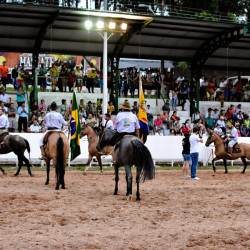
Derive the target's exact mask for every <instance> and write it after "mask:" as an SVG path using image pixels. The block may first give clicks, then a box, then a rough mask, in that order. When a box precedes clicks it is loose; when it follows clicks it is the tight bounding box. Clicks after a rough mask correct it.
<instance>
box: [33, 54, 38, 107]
mask: <svg viewBox="0 0 250 250" xmlns="http://www.w3.org/2000/svg"><path fill="white" fill-rule="evenodd" d="M38 58H39V53H38V52H33V54H32V77H33V81H34V85H33V91H32V95H33V101H36V102H37V101H38V93H37V92H38V91H37V86H38V74H37V68H38Z"/></svg>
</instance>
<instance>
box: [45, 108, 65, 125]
mask: <svg viewBox="0 0 250 250" xmlns="http://www.w3.org/2000/svg"><path fill="white" fill-rule="evenodd" d="M61 124H62V125H65V126H66V125H67V124H68V123H67V122H66V121H65V120H64V119H63V117H62V115H61V114H60V113H58V112H56V111H51V112H49V113H48V114H46V115H45V125H46V127H47V128H53V127H55V128H58V129H61Z"/></svg>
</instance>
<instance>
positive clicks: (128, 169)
mask: <svg viewBox="0 0 250 250" xmlns="http://www.w3.org/2000/svg"><path fill="white" fill-rule="evenodd" d="M125 172H126V178H127V196H128V200H132V182H133V176H132V172H131V167H130V166H128V165H127V166H125Z"/></svg>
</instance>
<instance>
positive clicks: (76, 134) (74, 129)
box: [70, 92, 81, 161]
mask: <svg viewBox="0 0 250 250" xmlns="http://www.w3.org/2000/svg"><path fill="white" fill-rule="evenodd" d="M70 129H71V137H70V148H71V161H73V160H74V159H75V158H76V157H77V156H78V155H80V154H81V147H80V134H81V124H80V121H79V116H78V107H77V102H76V94H75V92H74V93H73V103H72V112H71V121H70Z"/></svg>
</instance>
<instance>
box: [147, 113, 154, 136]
mask: <svg viewBox="0 0 250 250" xmlns="http://www.w3.org/2000/svg"><path fill="white" fill-rule="evenodd" d="M148 129H149V130H153V133H154V134H155V126H154V119H153V116H152V115H149V116H148Z"/></svg>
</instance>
